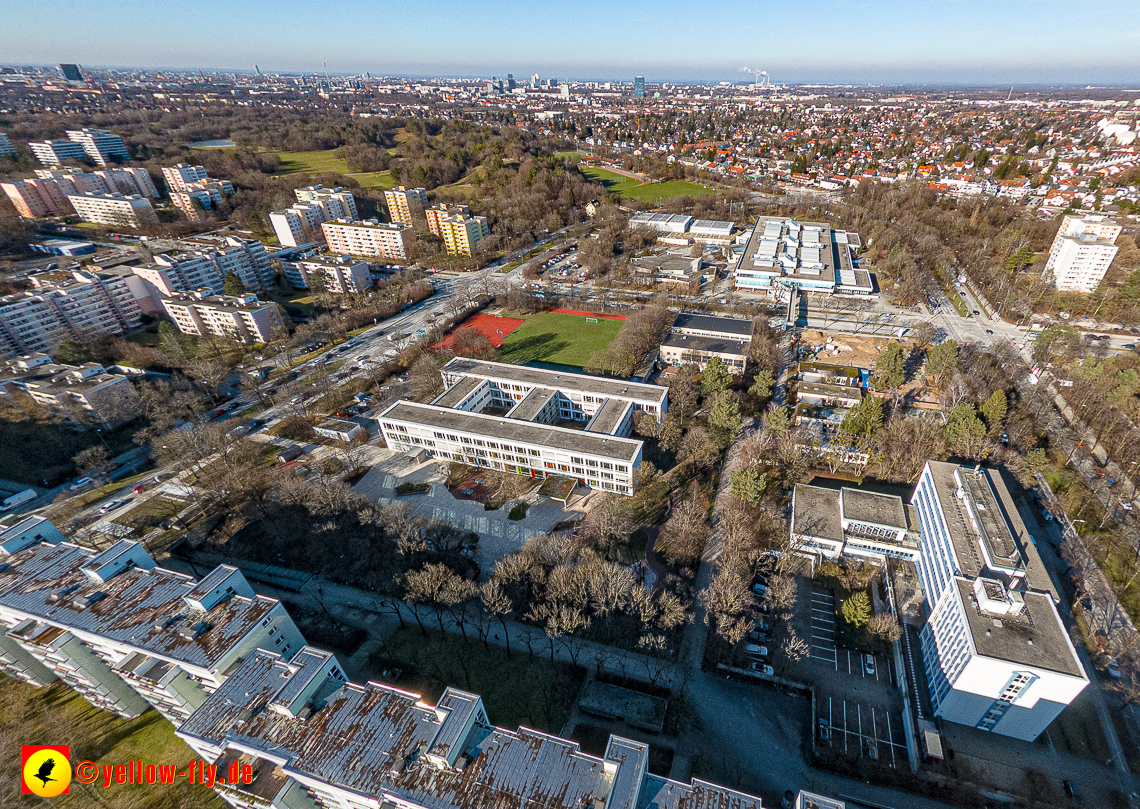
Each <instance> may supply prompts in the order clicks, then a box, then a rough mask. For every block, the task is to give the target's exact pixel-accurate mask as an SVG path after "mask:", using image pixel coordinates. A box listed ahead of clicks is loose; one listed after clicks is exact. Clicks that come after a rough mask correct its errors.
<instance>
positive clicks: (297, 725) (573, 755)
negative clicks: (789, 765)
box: [177, 646, 761, 809]
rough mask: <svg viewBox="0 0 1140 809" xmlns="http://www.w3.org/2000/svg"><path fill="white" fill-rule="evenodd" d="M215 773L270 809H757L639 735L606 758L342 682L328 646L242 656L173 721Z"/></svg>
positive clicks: (612, 743) (476, 704)
mask: <svg viewBox="0 0 1140 809" xmlns="http://www.w3.org/2000/svg"><path fill="white" fill-rule="evenodd" d="M177 735H178V736H179V737H180V738H181V739H182V740H184V741H185V742H186V743H187V744H188V745H190V747H191V748H193V749H194V751H195V752H197V753H198V754H199V755H200V756H202V757H203V758H204V759H205V760H206V761H209V762H212V763H214V764H216V765H217V766H218V767H219V769H220V770H221V771H225V770H226V769H227V768H228V767H229V766H230V764H231V763H233V762H236V763H237V764H238V765H239V766H242V765H246V766H248V767H249V768H250V770H251V771H252V772H253V773H254V774H255V776H254V778H253V783H250V784H245V783H238V784H218V785H217V787H216V788H217V789H218V792H219V794H221V795H222V797H223V798H225V799H226V801H227V802H229V803H230V804H231V805H233V806H235V807H255V806H256V807H268V808H269V809H317V807H337V809H375V807H379V806H390V807H399V809H487V808H488V807H490V806H503V807H507V806H510V807H540V806H541V807H543V809H584V807H594V809H598V808H599V807H606V809H694V807H708V808H709V809H761V804H760V799H759V798H756V797H753V796H750V795H745V794H743V793H740V792H736V791H734V790H730V789H727V788H724V787H720V786H717V785H715V784H711V783H708V782H706V781H700V780H694V781H693V782H692V783H691V784H684V783H681V782H679V781H672V780H669V779H668V778H663V777H660V776H656V775H653V774H651V773H650V772H649V767H648V764H649V745H647V744H646V743H644V742H636V741H631V740H629V739H623V738H621V737H619V736H610V737H609V739H608V741H607V744H606V747H605V752H604V755H602V756H594V755H589V754H587V753H583V752H582V751H581V750H580V749H579V746H578V743H577V742H573V741H570V740H568V739H562V738H559V737H558V736H553V735H551V734H548V733H542V732H539V731H536V730H531V729H529V728H519V729H517V730H508V729H506V728H501V727H496V726H494V725H492V724H491V723H490V721H489V720H488V718H487V712H486V710H485V709H484V707H483V702H482V700H481V699H480V698H479V696H478V695H476V694H471V693H468V692H466V691H460V690H458V689H455V688H448V689H447V690H446V691H444V692H443V695H442V696H441V697H440V699H439V702H438V703H437V704H435V705H431V704H429V703H426V702H425V701H423V699H422V698H421V697H420V695H418V694H414V693H409V692H407V691H402V690H400V689H398V688H395V687H393V686H390V685H386V684H383V683H378V682H369V683H367V684H365V685H358V684H356V683H352V682H347V681H346V679H345V676H344V674H343V669H342V668H341V666H340V664H339V663H338V661H337V659H336V657H334V656H333V655H332V654H331V653H329V652H326V651H323V650H320V649H315V648H313V647H310V646H306V647H305V648H304V649H303V650H302V651H301V652H299V653H298V654H297V655H296V656H295V657H294V658H293V659H292V660H290V661H288V662H286V661H285V660H282V659H281V658H280V656H278V655H276V654H274V653H273V652H266V651H259V652H257V653H255V654H252V655H250V656H249V658H248V659H246V660H245V661H244V662H243V663H242V664H241V666H240V667H238V669H237V670H236V671H235V672H234V673H233V674H232V675H231V676H230V678H229V679H228V680H227V681H226V682H225V683H223V684H222V685H221V687H220V688H218V689H217V690H216V691H215V692H214V693H213V694H212V695H211V696H210V697H209V698H208V699H207V700H206V702H205V703H204V704H203V705H202V707H200V708H199V709H198V710H197V711H196V712H195V713H194V715H193V716H191V717H190V719H189V720H187V721H186V722H184V723H183V724H182V726H181V727H180V728H179V729H178V730H177Z"/></svg>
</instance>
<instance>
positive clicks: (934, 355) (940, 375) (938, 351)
mask: <svg viewBox="0 0 1140 809" xmlns="http://www.w3.org/2000/svg"><path fill="white" fill-rule="evenodd" d="M957 370H958V343H957V341H955V340H945V341H943V342H941V343H939V344H938V345H936V346H934V347H933V348H931V349H930V350H929V351H927V352H926V373H927V374H929V375H930V377H931V378H933V379H934V382H935V384H937V385H941V384H942V383H943V382H945V381H946V380H947V379H949V378H950V377H951V376H953V375H954V372H955V371H957Z"/></svg>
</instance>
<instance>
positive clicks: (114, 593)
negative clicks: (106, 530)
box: [0, 542, 278, 669]
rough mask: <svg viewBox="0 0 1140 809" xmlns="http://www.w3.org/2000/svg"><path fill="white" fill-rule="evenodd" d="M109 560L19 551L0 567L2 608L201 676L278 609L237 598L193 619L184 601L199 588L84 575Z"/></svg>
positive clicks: (168, 574) (173, 579) (165, 573)
mask: <svg viewBox="0 0 1140 809" xmlns="http://www.w3.org/2000/svg"><path fill="white" fill-rule="evenodd" d="M108 550H109V551H114V552H115V553H116V554H118V553H120V552H121V549H119V550H116V549H115V548H114V547H113V548H111V549H108ZM107 553H108V551H104V552H103V554H96V552H95V551H93V550H91V549H89V548H81V547H79V546H78V545H73V544H71V543H68V542H63V543H60V544H58V545H46V544H39V545H33V546H31V547H29V548H26V549H24V550H22V551H17V552H16V553H14V554H12V555H10V556H7V557H5V559H4V561H5V563H6V569H4V570H3V572H0V604H3V605H4V606H5V607H8V608H10V609H12V610H16V611H19V612H22V613H25V614H26V615H29V616H31V617H32V618H34V619H38V620H41V621H43V622H45V623H47V624H51V625H59V626H64V627H67V628H69V629H75V630H82V631H86V632H90V633H93V634H96V635H101V636H103V637H106V638H108V639H109V640H112V641H114V642H116V643H121V644H123V645H125V646H130V647H133V648H135V649H138V650H140V651H142V652H145V653H147V654H152V655H155V656H158V657H167V658H170V659H173V660H176V661H178V662H179V663H180V664H183V663H184V664H187V665H193V666H198V667H200V668H205V669H209V668H212V667H213V666H214V665H215V664H216V663H217V662H218V661H219V660H220V659H221V658H222V657H223V656H224V655H225V654H226V653H227V652H229V651H230V650H231V649H232V648H233V647H234V644H236V643H237V642H238V641H239V640H240V639H241V638H243V637H244V636H245V635H246V634H247V633H248V632H249V631H250V630H252V629H253V628H254V627H255V626H257V623H258V622H259V621H260V620H262V619H263V618H264V617H265V616H266V614H267V613H269V611H270V610H272V609H273V608H274V607H275V606H277V604H278V601H277V600H276V599H273V598H267V597H265V596H256V597H254V598H246V597H244V596H240V595H237V596H233V597H232V598H230V599H227V600H226V601H224V602H222V603H220V604H218V605H217V606H215V607H214V608H213V609H211V610H209V611H207V612H201V611H196V610H193V609H192V608H190V606H189V605H187V603H186V602H185V600H184V599H185V597H186V596H188V595H189V594H190V593H191V592H192V591H193V590H194V588H195V586H196V584H197V582H196V581H195V580H194V579H193V578H192V577H190V576H187V575H184V574H182V573H175V572H174V571H172V570H166V569H164V568H161V567H156V568H154V569H153V570H144V569H142V568H138V567H132V568H130V569H128V570H126V571H124V572H122V573H119V574H117V575H115V576H112V577H111V578H110V579H108V580H107V581H105V582H101V583H100V582H96V581H94V580H93V579H92V578H90V577H89V576H88V575H87V574H86V573H85V572H84V571H83V567H84V566H86V565H88V564H90V563H92V562H93V561H94V560H96V559H97V558H98V561H99V563H105V562H106V561H107V557H106V555H105V554H107ZM97 594H102V595H101V596H100V595H97ZM92 597H94V598H92ZM200 621H206V622H208V623H209V625H210V626H209V628H208V629H206V630H205V631H204V632H201V633H200V634H197V635H193V634H192V635H191V637H186V636H185V635H184V634H180V632H179V630H185V629H186V628H188V627H192V626H194V625H195V624H197V623H199V622H200Z"/></svg>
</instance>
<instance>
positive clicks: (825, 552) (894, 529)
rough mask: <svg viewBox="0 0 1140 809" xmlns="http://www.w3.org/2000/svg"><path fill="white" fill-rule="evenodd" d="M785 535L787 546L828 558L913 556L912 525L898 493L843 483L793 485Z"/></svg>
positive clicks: (914, 537)
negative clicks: (788, 533)
mask: <svg viewBox="0 0 1140 809" xmlns="http://www.w3.org/2000/svg"><path fill="white" fill-rule="evenodd" d="M791 539H792V547H795V548H799V549H801V550H803V551H806V552H808V553H813V554H819V555H820V556H823V557H826V558H828V559H838V558H839V557H840V556H851V557H863V558H869V559H874V560H876V561H878V562H883V561H884V560H886V559H888V558H891V559H904V560H906V561H909V562H917V561H918V526H917V524H915V523H914V521H913V511H911V512H909V513H908V510H907V507H906V506H904V504H903V501H902V498H901V497H897V496H895V495H888V494H880V493H878V492H870V491H866V490H864V489H856V488H853V487H849V486H844V487H842V488H839V489H829V488H824V487H821V486H808V485H806V484H803V483H798V484H796V487H795V489H793V491H792V521H791Z"/></svg>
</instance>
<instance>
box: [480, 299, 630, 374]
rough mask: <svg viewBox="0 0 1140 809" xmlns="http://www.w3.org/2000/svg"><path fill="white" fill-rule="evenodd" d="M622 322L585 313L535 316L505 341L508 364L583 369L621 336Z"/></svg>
mask: <svg viewBox="0 0 1140 809" xmlns="http://www.w3.org/2000/svg"><path fill="white" fill-rule="evenodd" d="M621 324H622V321H621V320H618V319H616V318H607V317H601V316H598V315H593V314H590V313H589V312H582V313H580V314H575V313H570V312H567V311H553V312H540V313H539V314H537V315H531V316H530V317H528V318H526V320H525V321H524V322H523V323H522V325H520V326H519V327H517V328H516V329H514V330H513V331H511V332H510V333H509V334H508V335H507V337H506V339H505V340H504V341H503V344H502V348H501V349H500V350H501V355H502V359H503V361H504V362H513V363H516V364H520V365H521V364H524V363H530V364H543V365H563V366H569V367H572V368H575V369H580V368H582V367H583V366H585V365H586V363H587V362H589V360H590V356H591V355H592V354H593V353H594V352H595V351H600V350H602V349H603V348H605V347H606V346H608V345H609V344H610V342H611V341H612V340H613V339H614V337H616V336H617V333H618V330H619V329H620V328H621Z"/></svg>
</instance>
